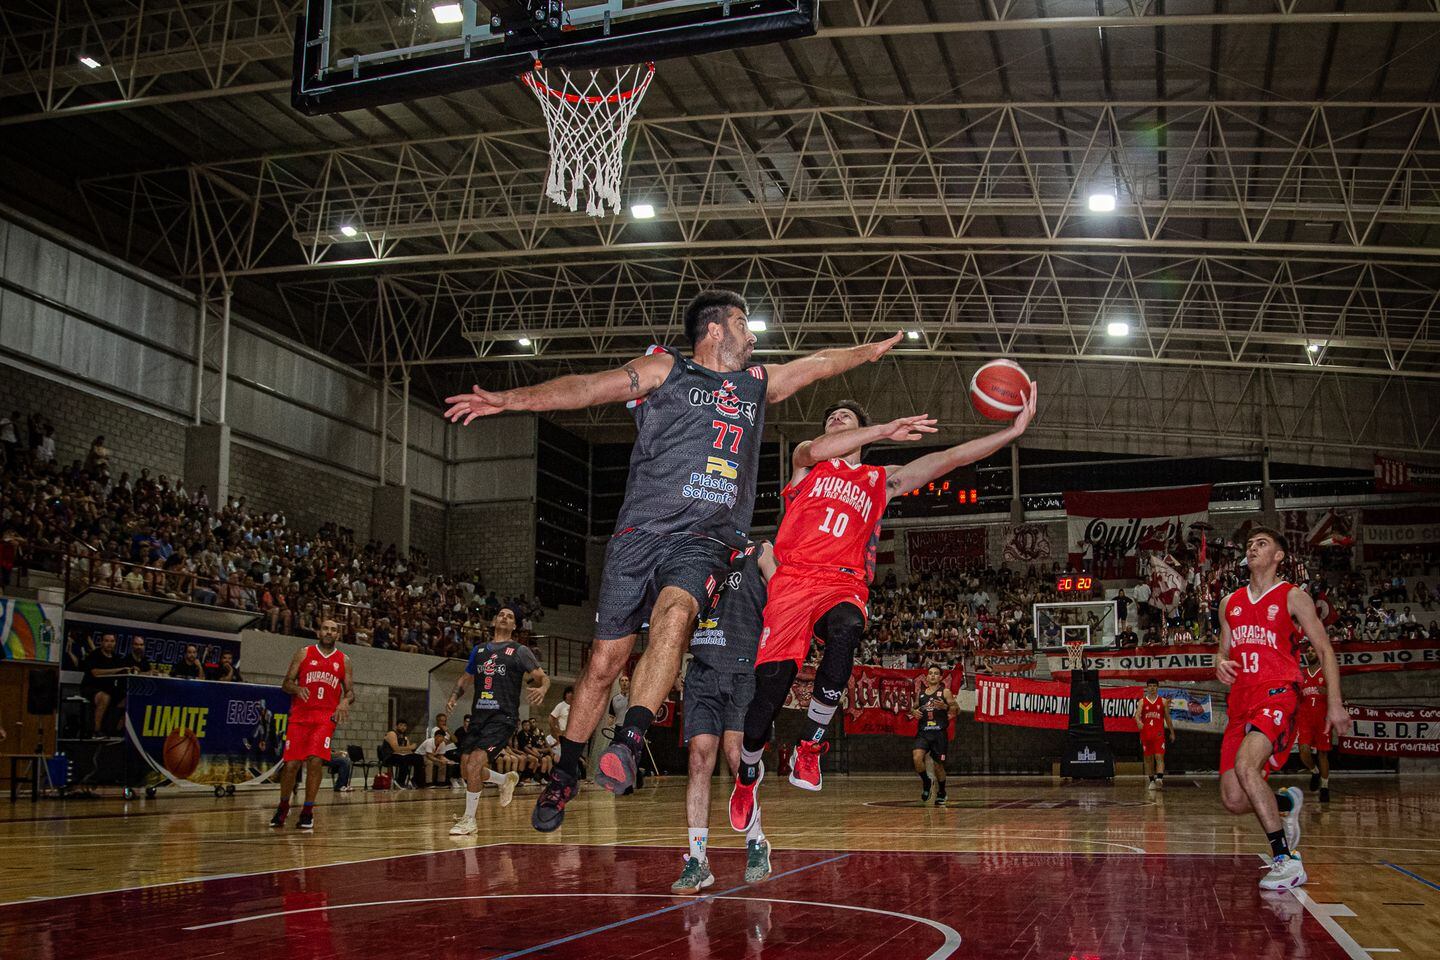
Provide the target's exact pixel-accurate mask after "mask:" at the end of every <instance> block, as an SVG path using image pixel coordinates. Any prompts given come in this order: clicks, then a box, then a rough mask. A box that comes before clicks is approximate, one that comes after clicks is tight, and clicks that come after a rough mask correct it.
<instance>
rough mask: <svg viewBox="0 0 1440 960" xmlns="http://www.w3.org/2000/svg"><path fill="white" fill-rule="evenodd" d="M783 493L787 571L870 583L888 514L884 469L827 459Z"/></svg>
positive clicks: (779, 557)
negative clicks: (831, 573)
mask: <svg viewBox="0 0 1440 960" xmlns="http://www.w3.org/2000/svg"><path fill="white" fill-rule="evenodd" d="M781 495H782V496H783V497H784V499H785V513H784V515H783V516H782V518H781V520H780V529H779V531H778V532H777V533H776V535H775V560H776V562H778V563H779V564H780V566H781V567H787V566H796V567H800V566H804V567H824V568H827V569H830V570H840V571H842V572H847V573H850V574H853V575H854V576H856V577H861V578H863V579H864V581H865V582H866V583H869V582H870V580H871V578H873V577H874V575H875V545H876V542H877V541H878V540H879V537H880V517H881V516H882V515H883V514H884V513H885V468H884V467H872V466H869V465H867V464H860V465H858V466H853V465H851V464H849V463H846V462H845V461H844V460H824V461H822V462H820V463H817V464H815V466H813V467H811V468H810V472H809V473H807V474H806V475H805V476H803V477H801V478H800V480H799V482H797V483H792V484H791V485H789V486H787V487H786V488H785V490H784V492H783V493H782V494H781Z"/></svg>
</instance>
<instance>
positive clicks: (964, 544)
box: [905, 527, 988, 573]
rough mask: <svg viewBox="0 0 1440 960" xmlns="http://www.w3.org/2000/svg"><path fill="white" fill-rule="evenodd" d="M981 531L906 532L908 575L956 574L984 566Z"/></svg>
mask: <svg viewBox="0 0 1440 960" xmlns="http://www.w3.org/2000/svg"><path fill="white" fill-rule="evenodd" d="M987 533H988V530H987V528H985V527H947V528H945V529H943V530H907V531H906V532H905V546H906V550H907V552H908V554H909V557H910V572H911V573H958V572H960V571H962V570H969V569H970V568H972V567H977V566H980V567H983V566H985V547H986V535H987Z"/></svg>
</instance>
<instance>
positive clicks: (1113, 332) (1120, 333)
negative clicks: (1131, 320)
mask: <svg viewBox="0 0 1440 960" xmlns="http://www.w3.org/2000/svg"><path fill="white" fill-rule="evenodd" d="M1105 332H1106V333H1108V334H1110V336H1112V337H1128V336H1130V324H1128V323H1126V322H1125V321H1124V320H1111V321H1110V324H1109V326H1107V327H1106V328H1105Z"/></svg>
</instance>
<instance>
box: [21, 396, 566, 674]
mask: <svg viewBox="0 0 1440 960" xmlns="http://www.w3.org/2000/svg"><path fill="white" fill-rule="evenodd" d="M20 423H21V418H20V415H19V414H18V413H12V414H11V415H10V416H9V417H6V418H4V419H3V420H0V454H3V457H4V468H3V470H4V472H3V484H0V587H3V586H5V585H8V583H9V582H10V581H11V578H12V576H13V575H14V574H15V573H16V572H19V571H24V570H25V569H27V568H30V567H38V568H44V569H50V570H53V571H55V572H57V573H60V574H61V575H63V576H64V577H65V578H66V579H67V581H68V587H69V589H70V590H71V591H72V592H73V591H75V590H76V589H79V588H80V587H83V586H85V585H94V586H100V587H106V588H110V589H115V590H123V591H129V592H133V593H142V594H149V595H154V596H164V597H168V598H171V599H177V600H187V601H192V602H196V603H204V604H213V605H218V606H222V607H231V608H236V609H243V610H248V611H251V612H254V613H258V614H260V615H261V619H260V623H259V624H258V625H259V626H261V627H263V628H265V629H269V630H271V631H274V632H277V633H285V634H291V633H305V634H308V633H309V632H311V631H313V630H314V628H315V626H316V624H317V623H318V621H319V620H320V619H322V618H323V617H326V616H331V617H335V618H336V619H338V620H339V621H340V622H341V625H342V631H343V633H342V639H343V640H345V641H347V642H351V643H357V644H364V645H367V646H373V647H382V648H390V649H396V650H404V651H410V652H424V653H433V654H436V655H439V656H458V657H463V656H466V655H467V654H468V653H469V650H470V648H471V647H472V646H473V645H474V643H475V641H476V640H477V639H483V638H484V637H485V636H486V635H487V634H488V631H489V624H490V621H491V620H492V619H493V618H494V615H495V613H496V612H497V611H498V610H499V608H500V607H501V606H502V605H512V606H514V607H516V609H518V610H520V611H521V612H522V615H523V616H522V622H521V624H520V633H521V635H522V637H523V636H528V635H529V634H530V632H531V631H532V630H533V627H534V620H535V619H538V618H539V617H540V616H541V615H542V610H541V607H540V605H539V604H538V603H536V602H532V601H531V600H529V599H528V598H526V597H502V596H500V595H498V594H496V593H495V592H494V591H490V592H488V593H487V591H486V590H485V587H484V585H483V583H482V582H481V580H480V578H479V577H478V575H444V574H441V573H438V572H435V571H432V570H430V562H429V558H428V557H427V556H426V555H425V553H424V552H423V551H420V550H412V551H411V552H410V554H409V555H408V556H400V555H399V554H398V552H397V551H396V549H395V548H394V547H393V546H386V545H384V544H381V543H379V542H378V541H374V540H371V541H369V542H362V541H358V540H357V539H356V537H355V534H354V531H353V530H350V529H348V528H345V527H342V526H340V525H339V524H338V523H333V522H332V523H326V524H323V525H322V526H321V527H320V528H319V529H318V530H315V531H310V532H305V531H300V530H297V529H295V528H294V527H293V526H292V525H291V524H290V522H289V521H288V519H287V518H286V516H285V514H283V513H279V512H266V511H263V510H257V509H255V508H253V507H252V506H251V505H250V504H248V503H247V502H246V499H245V498H244V497H233V496H232V497H229V498H228V499H227V500H226V502H224V503H214V504H212V503H211V500H210V495H209V492H208V491H207V490H206V489H205V488H204V487H203V486H201V487H199V488H197V489H195V490H188V489H186V487H185V484H184V481H183V480H181V479H179V478H175V479H173V480H172V479H171V478H169V477H167V476H165V475H163V474H162V475H159V476H152V475H151V473H150V471H149V470H141V471H140V472H139V475H138V476H131V475H130V474H129V473H128V472H121V473H120V474H119V475H118V476H114V475H112V473H111V471H110V463H109V461H110V451H109V449H108V447H107V446H106V444H105V438H104V437H96V438H95V440H94V442H93V443H92V444H91V446H90V453H89V455H88V456H87V457H86V458H85V460H84V461H80V460H75V461H73V462H72V463H71V464H70V465H69V466H61V465H60V464H58V463H56V462H55V459H54V440H53V436H54V428H53V427H52V426H50V425H49V424H47V423H44V422H43V420H41V419H40V418H37V417H34V416H32V417H30V418H29V420H28V421H27V428H20V427H19V426H18V425H19V424H20ZM36 430H38V431H39V433H40V443H39V444H34V443H33V438H34V436H35V431H36ZM26 437H29V438H31V443H30V444H29V445H27V443H26V442H23V441H24V439H25V438H26ZM12 438H13V439H12ZM47 439H48V441H49V442H48V444H47V443H46V440H47ZM47 451H48V454H47Z"/></svg>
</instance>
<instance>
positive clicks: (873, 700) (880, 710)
mask: <svg viewBox="0 0 1440 960" xmlns="http://www.w3.org/2000/svg"><path fill="white" fill-rule="evenodd" d="M924 678H925V671H924V670H889V669H886V668H884V667H856V668H855V670H854V672H853V673H851V674H850V686H849V687H847V688H846V691H845V732H846V733H847V734H852V733H853V734H863V733H888V734H894V735H897V736H904V737H908V736H914V734H915V718H914V717H912V716H910V711H911V710H913V709H915V704H916V702H917V700H918V699H919V695H920V689H921V687H922V686H923V685H924V682H925V679H924ZM948 679H949V678H947V682H948ZM949 735H950V736H954V735H955V721H954V720H953V719H952V720H951V721H950V729H949Z"/></svg>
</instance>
